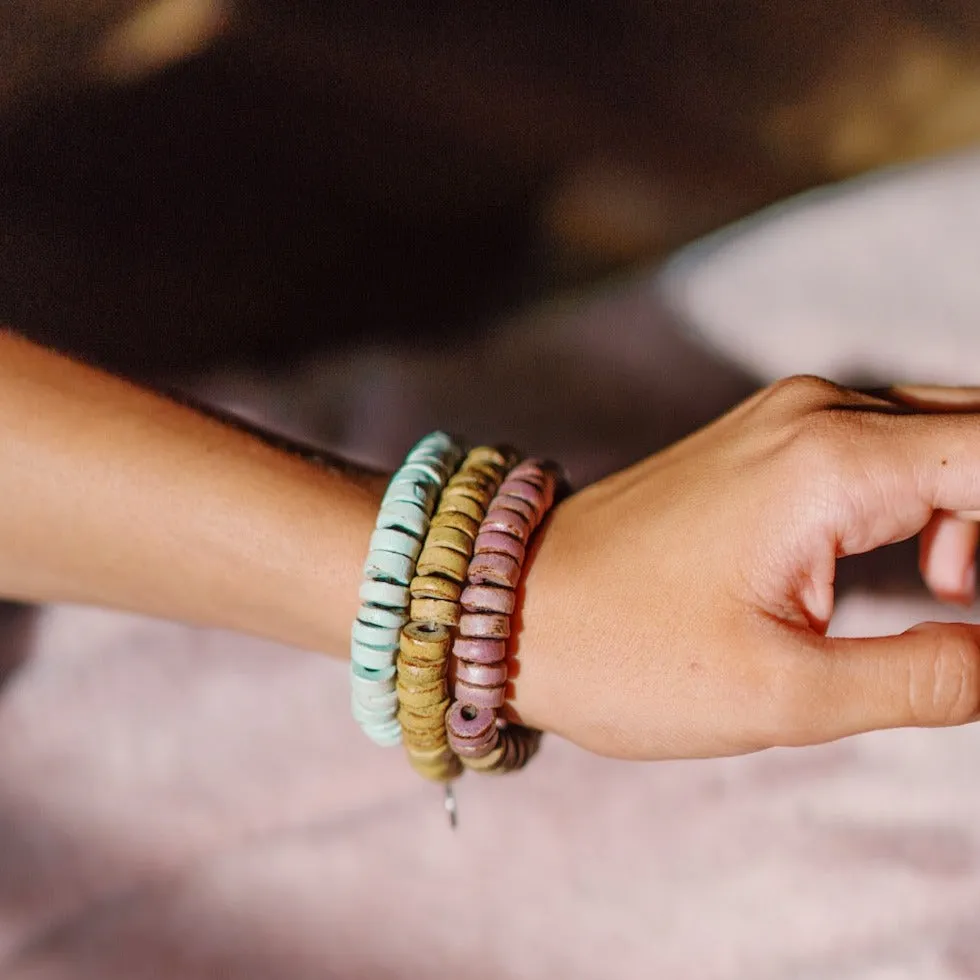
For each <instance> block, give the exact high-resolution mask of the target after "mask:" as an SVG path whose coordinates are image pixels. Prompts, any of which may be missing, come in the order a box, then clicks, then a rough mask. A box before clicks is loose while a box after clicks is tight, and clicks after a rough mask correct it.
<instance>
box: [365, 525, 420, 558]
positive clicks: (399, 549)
mask: <svg viewBox="0 0 980 980" xmlns="http://www.w3.org/2000/svg"><path fill="white" fill-rule="evenodd" d="M368 548H369V549H370V550H371V551H390V552H391V553H392V554H393V555H404V556H405V557H406V558H411V559H412V561H416V560H418V557H419V555H420V554H421V553H422V542H421V541H419V539H418V538H415V537H412V535H411V534H406V533H405V532H404V531H397V530H395V529H394V528H391V527H383V528H379V529H378V530H377V531H374V532H373V533H372V535H371V542H370V544H369V545H368Z"/></svg>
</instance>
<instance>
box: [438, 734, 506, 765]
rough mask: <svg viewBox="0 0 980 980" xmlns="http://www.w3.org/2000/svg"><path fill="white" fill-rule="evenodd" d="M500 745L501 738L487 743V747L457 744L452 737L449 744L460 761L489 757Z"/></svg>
mask: <svg viewBox="0 0 980 980" xmlns="http://www.w3.org/2000/svg"><path fill="white" fill-rule="evenodd" d="M499 743H500V736H499V735H498V736H496V737H495V738H494V740H493V741H492V742H487V743H486V744H485V745H469V744H468V743H466V742H457V741H455V740H454V739H453V737H452V736H451V735H450V737H449V744H450V745H451V746H452V749H453V752H455V753H456V755H457V756H458V757H459V758H460V759H467V760H468V759H482V758H484V757H485V756H488V755H489V754H490V753H491V752H492V751H493V750H494V749H495V748H496V747H497V745H498V744H499Z"/></svg>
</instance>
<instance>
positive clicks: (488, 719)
mask: <svg viewBox="0 0 980 980" xmlns="http://www.w3.org/2000/svg"><path fill="white" fill-rule="evenodd" d="M496 728H497V716H496V714H495V713H494V712H493V711H492V710H491V709H490V708H473V707H472V706H471V705H467V704H463V703H462V702H461V701H456V702H455V703H454V704H453V706H452V707H451V708H450V709H449V711H448V713H447V714H446V729H447V731H449V732H451V733H452V734H454V735H456V736H457V737H458V738H462V739H480V738H483V737H484V736H485V735H486V734H487V732H492V731H495V730H496Z"/></svg>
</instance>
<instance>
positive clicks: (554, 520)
mask: <svg viewBox="0 0 980 980" xmlns="http://www.w3.org/2000/svg"><path fill="white" fill-rule="evenodd" d="M571 504H572V498H569V499H568V500H566V501H564V502H562V503H561V504H559V505H557V506H556V507H555V509H554V510H553V511H552V512H551V514H549V516H548V518H547V519H546V520H545V521H544V523H543V524H542V525H541V527H540V528H539V529H538V533H537V535H536V536H535V540H534V543H533V545H532V547H531V549H530V550H529V552H528V556H527V561H526V563H525V572H524V578H523V580H522V582H521V586H520V588H519V590H518V605H517V612H516V615H515V617H514V630H513V634H512V636H511V649H510V656H511V685H510V697H509V698H508V704H507V714H508V717H509V718H510V719H512V720H513V721H517V722H519V723H520V724H523V725H526V726H527V727H529V728H535V729H538V730H539V731H543V732H549V733H560V731H561V727H562V723H561V719H562V709H561V707H560V705H561V704H562V703H564V701H563V694H562V691H563V689H564V688H565V686H566V685H567V683H568V677H567V673H566V671H565V670H564V669H563V667H564V665H563V663H562V657H561V653H560V651H561V648H562V646H563V627H564V626H565V625H567V624H570V623H572V622H573V615H572V611H571V610H570V609H568V608H567V602H566V600H565V599H564V598H563V589H562V582H563V581H564V580H565V578H566V576H567V569H568V567H569V565H568V563H567V561H566V560H565V557H564V554H565V552H566V550H567V549H566V542H567V527H568V518H569V512H570V510H571V509H572V508H571V506H570V505H571Z"/></svg>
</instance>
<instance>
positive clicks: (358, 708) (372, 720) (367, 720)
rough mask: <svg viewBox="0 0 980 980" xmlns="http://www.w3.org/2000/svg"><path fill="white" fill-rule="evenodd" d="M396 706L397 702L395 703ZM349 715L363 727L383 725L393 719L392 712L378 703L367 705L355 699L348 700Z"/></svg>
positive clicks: (389, 708)
mask: <svg viewBox="0 0 980 980" xmlns="http://www.w3.org/2000/svg"><path fill="white" fill-rule="evenodd" d="M396 704H397V701H396ZM350 710H351V714H352V715H353V716H354V717H355V718H356V719H357V721H359V722H360V723H361V724H363V725H378V726H380V725H384V724H385V723H386V722H389V721H391V720H392V718H394V717H395V714H394V712H395V711H396V710H397V708H395V709H394V710H393V709H392V708H391V707H388V706H386V705H384V704H381V703H380V702H379V703H378V704H376V705H372V704H367V703H365V702H364V701H362V700H360V699H359V698H357V697H352V698H351V700H350Z"/></svg>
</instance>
